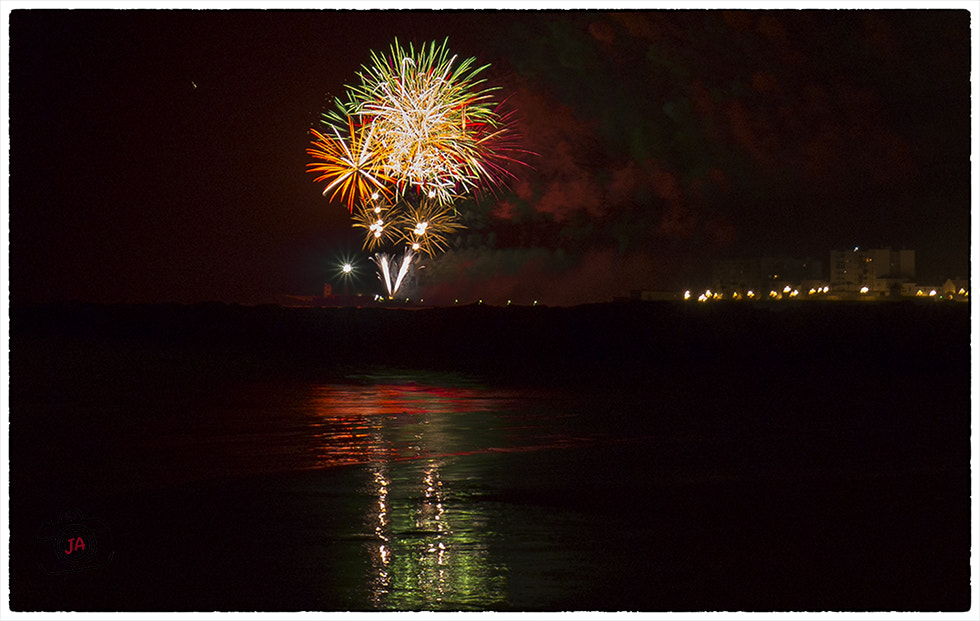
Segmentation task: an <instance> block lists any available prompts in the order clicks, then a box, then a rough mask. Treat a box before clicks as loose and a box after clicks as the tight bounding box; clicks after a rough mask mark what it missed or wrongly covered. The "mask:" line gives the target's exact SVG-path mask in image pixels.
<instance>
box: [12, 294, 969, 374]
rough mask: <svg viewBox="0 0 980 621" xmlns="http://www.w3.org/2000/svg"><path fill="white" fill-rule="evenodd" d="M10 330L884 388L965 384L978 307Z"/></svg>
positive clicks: (81, 345)
mask: <svg viewBox="0 0 980 621" xmlns="http://www.w3.org/2000/svg"><path fill="white" fill-rule="evenodd" d="M10 339H11V350H12V356H13V357H12V362H13V363H14V364H17V363H19V362H20V361H21V360H23V358H22V357H21V354H24V355H25V356H26V357H27V358H30V357H31V355H32V354H36V355H38V356H41V357H44V358H46V359H49V360H52V361H54V360H60V362H61V363H71V362H74V363H78V362H80V361H81V360H80V359H79V358H78V356H85V355H89V354H90V355H99V354H100V353H105V354H107V355H108V353H109V352H110V351H111V350H112V349H113V348H118V349H120V350H122V349H127V350H132V353H133V354H134V355H135V354H136V353H138V354H139V357H140V359H146V357H153V356H165V355H167V354H168V353H173V352H174V351H178V350H180V351H183V352H184V353H186V354H187V356H185V357H184V358H183V359H182V360H181V362H183V363H184V364H183V365H182V364H177V363H176V361H175V364H174V365H172V367H171V369H170V372H172V373H175V374H177V375H178V376H179V375H181V374H186V373H194V374H198V373H203V374H207V373H218V374H223V373H242V374H248V373H261V374H267V373H271V374H288V375H292V374H301V375H308V374H312V375H314V376H316V375H317V374H324V377H325V378H326V377H328V376H330V375H331V374H341V375H343V374H346V373H350V372H357V371H358V370H361V369H364V368H369V367H372V366H377V365H382V366H386V367H395V368H398V367H403V368H409V369H413V368H414V369H431V370H444V371H454V372H460V373H468V374H475V375H477V376H479V377H482V378H485V379H487V380H490V381H495V382H502V383H519V384H526V385H532V386H562V387H569V388H573V387H581V388H595V387H600V386H604V385H605V386H615V387H616V388H617V389H626V390H631V389H633V388H640V389H641V390H649V388H650V386H649V382H651V381H653V382H656V381H658V378H662V377H671V378H675V377H678V376H683V375H685V374H694V375H697V376H698V381H707V380H709V379H710V380H711V381H725V377H729V378H732V377H734V378H737V379H736V381H738V382H742V380H743V379H745V380H747V381H750V382H752V381H755V382H765V383H767V384H769V385H770V386H773V387H775V386H778V385H779V382H780V381H788V382H791V383H792V384H795V385H796V386H798V387H799V388H801V389H802V388H804V387H807V388H809V387H813V388H816V387H819V386H827V387H829V386H830V385H829V384H822V383H821V381H829V380H830V379H831V378H829V377H826V374H827V373H834V374H837V375H840V376H842V377H843V376H845V375H846V373H847V371H848V370H850V371H853V372H859V373H860V374H861V376H862V380H861V381H862V383H863V385H873V386H876V387H877V389H879V390H880V391H881V392H883V393H884V392H888V391H893V390H896V389H898V390H901V389H904V388H907V386H901V385H894V381H893V379H892V378H894V379H898V378H902V379H903V381H904V380H905V379H908V380H911V381H913V382H917V381H924V382H932V381H939V382H940V383H941V384H940V385H943V386H957V387H959V389H960V390H961V391H962V390H967V389H968V378H969V364H970V363H969V352H970V314H969V305H967V304H958V303H947V304H943V303H935V302H925V303H923V302H912V301H903V302H892V303H846V302H827V303H813V302H803V303H800V304H792V303H783V304H777V305H769V304H760V305H753V304H749V303H737V302H734V303H729V304H724V303H720V304H719V303H716V304H695V303H690V304H686V303H685V304H679V303H668V302H665V303H657V302H624V303H610V304H594V305H583V306H576V307H542V306H535V307H526V306H522V307H519V306H509V307H493V306H484V305H469V306H462V307H446V308H421V309H408V308H285V307H280V306H272V305H270V306H238V305H228V304H220V303H213V304H210V303H208V304H197V305H179V304H170V305H166V304H164V305H126V304H119V305H99V304H82V303H78V304H71V303H68V304H44V305H31V306H17V305H15V306H13V307H12V308H11V312H10ZM66 347H67V348H70V350H71V351H72V353H73V356H71V357H70V358H71V360H66V359H65V354H66V353H67V352H66V350H65V349H64V348H66ZM106 362H109V361H108V360H106ZM120 362H123V361H120ZM131 362H132V361H131ZM13 370H14V371H15V372H17V371H19V369H17V368H16V367H15V368H14V369H13ZM29 371H30V369H28V368H24V372H23V373H19V372H18V373H16V374H15V377H14V380H15V383H19V382H21V381H27V380H28V379H30V378H29V377H28V375H29ZM636 382H643V383H645V384H646V385H645V386H643V387H639V386H636V385H635V383H636ZM937 387H938V386H937Z"/></svg>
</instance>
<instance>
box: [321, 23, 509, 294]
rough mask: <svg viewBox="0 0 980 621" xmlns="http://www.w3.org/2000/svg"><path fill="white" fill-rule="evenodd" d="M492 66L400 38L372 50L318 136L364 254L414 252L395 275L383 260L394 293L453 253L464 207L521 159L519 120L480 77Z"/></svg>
mask: <svg viewBox="0 0 980 621" xmlns="http://www.w3.org/2000/svg"><path fill="white" fill-rule="evenodd" d="M487 66H488V65H483V66H478V65H476V64H475V59H474V58H469V59H464V60H461V59H459V58H458V57H457V56H455V55H453V54H450V52H449V49H448V47H447V44H446V42H445V41H444V42H443V43H442V44H441V45H439V44H437V43H436V42H432V43H430V44H427V45H423V46H421V47H420V48H419V49H418V50H416V49H415V47H414V46H413V45H409V46H408V47H407V48H405V47H402V46H400V45H399V44H398V41H397V40H395V42H394V43H393V44H392V46H391V49H390V53H389V54H387V55H385V54H379V53H376V52H372V53H371V62H370V63H369V64H367V65H364V66H363V67H362V70H361V71H359V72H358V74H357V75H358V77H359V78H360V82H359V83H358V84H355V85H353V86H348V87H347V91H346V100H343V101H342V100H340V99H335V100H334V104H335V109H333V110H331V111H328V112H326V113H324V114H323V117H322V123H323V125H324V127H323V129H322V131H317V130H315V129H314V130H311V131H312V134H313V136H314V137H315V140H313V141H312V146H311V148H309V149H307V153H308V154H309V155H310V156H311V157H313V158H314V159H315V160H316V161H314V162H312V163H310V164H307V168H308V171H309V172H313V173H318V176H317V178H316V179H315V182H316V183H320V182H326V184H327V185H326V187H325V188H324V190H323V195H324V196H327V195H328V194H329V195H330V200H331V201H332V200H334V199H335V198H339V199H340V200H341V201H344V202H346V204H347V209H348V210H349V211H350V212H351V214H352V215H353V220H354V227H356V228H363V229H364V248H365V249H368V250H372V251H373V250H375V249H378V248H381V247H382V246H384V245H386V244H387V243H389V242H391V243H395V244H401V243H404V245H405V246H406V247H407V249H406V251H405V254H404V255H402V256H403V258H402V260H401V263H400V264H399V268H398V270H397V272H396V274H395V275H394V276H393V275H392V271H394V270H393V267H392V266H393V260H392V259H391V258H390V257H389V256H388V255H387V254H379V255H376V257H375V258H374V260H375V263H376V264H377V265H378V268H379V270H381V277H382V280H383V281H384V283H385V288H386V290H387V291H388V294H389V295H392V294H393V293H394V292H395V291H397V290H398V287H399V286H400V284H401V282H402V280H403V279H404V277H405V273H406V271H407V270H408V269H409V267H410V266H411V264H412V262H413V261H414V260H415V257H416V256H419V255H429V256H434V255H435V254H436V253H437V252H441V251H443V250H445V248H446V246H448V244H449V236H450V235H451V234H452V233H453V232H455V231H456V230H458V229H460V228H463V225H462V224H460V223H458V222H457V218H458V214H457V212H456V208H455V207H454V203H455V201H457V200H458V199H461V198H463V197H465V196H467V195H468V194H471V193H476V192H478V191H480V190H482V189H484V188H489V189H491V190H493V189H494V188H496V187H499V186H501V185H503V184H504V182H505V181H506V179H507V178H509V177H512V176H513V175H511V174H510V172H509V166H510V165H511V163H513V162H520V160H519V159H517V157H516V154H517V153H520V152H521V151H520V149H519V148H518V146H517V136H516V133H515V132H514V131H513V122H512V118H511V116H510V115H508V114H504V113H502V112H501V107H500V105H499V104H498V103H496V102H495V101H494V99H493V92H494V91H495V90H496V89H495V88H493V87H489V86H487V85H486V84H485V81H484V80H483V79H482V78H481V77H480V73H481V72H482V71H483V70H484V69H486V67H487ZM521 163H522V162H521Z"/></svg>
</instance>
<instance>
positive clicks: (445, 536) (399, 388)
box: [312, 383, 511, 610]
mask: <svg viewBox="0 0 980 621" xmlns="http://www.w3.org/2000/svg"><path fill="white" fill-rule="evenodd" d="M510 403H511V401H510V399H509V397H508V396H507V395H505V394H502V393H489V392H487V391H485V390H479V389H475V388H471V387H465V386H460V387H453V386H445V385H442V386H439V387H433V386H424V385H418V384H414V383H378V384H369V385H359V386H339V385H329V386H321V387H318V388H317V389H316V390H315V391H314V395H313V398H312V405H313V407H314V411H315V413H316V420H317V422H316V425H315V428H316V431H315V433H316V438H317V449H316V450H317V462H318V464H319V465H320V466H336V465H342V464H363V465H364V467H366V468H367V470H368V472H369V473H370V479H369V482H368V483H367V484H366V485H365V487H364V489H362V490H361V492H360V493H361V494H362V495H363V496H364V497H365V498H366V499H368V503H367V509H366V511H365V513H364V519H363V524H362V526H361V531H360V532H359V533H354V534H353V535H354V536H355V537H360V538H362V539H363V540H364V543H363V549H364V553H365V557H366V558H365V560H366V570H367V572H368V573H369V580H368V581H367V582H368V585H369V586H368V588H369V593H366V594H365V595H366V599H367V600H368V601H370V605H371V607H373V608H375V609H392V610H430V609H452V610H461V609H478V608H479V609H485V608H487V607H493V606H494V604H496V603H500V602H503V601H504V600H505V598H506V590H505V589H506V579H507V568H506V566H505V565H504V564H503V563H501V562H499V561H494V560H493V559H492V557H491V554H490V548H491V544H492V541H493V539H494V537H495V533H494V532H493V530H492V529H491V528H489V527H488V525H489V523H490V519H489V515H488V511H489V509H488V505H486V504H481V503H480V502H478V501H475V500H474V498H473V497H472V496H471V495H470V492H469V491H468V490H473V489H475V488H476V487H478V485H477V484H476V482H475V480H476V479H479V478H480V476H481V472H480V468H479V467H477V466H476V465H475V464H474V462H473V459H474V456H476V455H480V454H487V453H488V452H489V451H490V450H491V449H493V448H494V447H497V446H500V445H501V443H502V442H504V441H505V440H506V439H505V437H504V436H505V435H506V428H507V426H508V425H507V421H506V419H505V418H503V417H502V414H503V413H505V412H506V411H507V408H508V406H509V404H510Z"/></svg>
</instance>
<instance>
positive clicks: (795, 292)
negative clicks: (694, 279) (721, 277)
mask: <svg viewBox="0 0 980 621" xmlns="http://www.w3.org/2000/svg"><path fill="white" fill-rule="evenodd" d="M829 291H830V287H827V286H823V287H816V288H811V289H810V290H809V292H807V294H808V295H811V296H812V295H820V294H824V293H828V292H829ZM870 291H871V290H870V289H869V288H868V287H861V290H860V293H862V294H867V293H870ZM799 295H800V290H799V289H794V288H793V287H790V286H788V285H787V286H786V287H784V288H783V290H782V292H779V291H777V290H775V289H773V290H770V291H769V296H768V297H769V299H771V300H781V299H783V298H784V297H788V298H795V297H798V296H799ZM915 295H916V297H920V298H921V297H936V296H937V295H939V292H938V291H936V290H935V289H929V290H928V291H926V290H924V289H919V290H918V291H916V293H915ZM958 295H961V296H968V295H970V292H969V291H967V290H965V289H963V288H960V290H959V292H958ZM692 297H693V294H692V293H691V291H690V290H687V291H685V292H684V299H685V300H690V299H691V298H692ZM729 297H730V299H733V300H741V299H743V298H747V299H749V300H754V299H757V298H758V299H762V296H760V295H758V294H756V293H755V291H751V290H750V291H746V292H745V294H742V293H740V292H738V291H736V292H735V293H733V294H731V296H729ZM723 299H725V295H724V294H722V293H720V292H717V291H715V292H712V291H711V289H707V290H705V292H704V293H702V294H701V295H699V296H698V297H697V300H698V302H707V301H708V300H723Z"/></svg>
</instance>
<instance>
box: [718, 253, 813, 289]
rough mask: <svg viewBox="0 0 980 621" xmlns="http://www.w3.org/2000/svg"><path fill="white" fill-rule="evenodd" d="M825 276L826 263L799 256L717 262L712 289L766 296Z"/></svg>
mask: <svg viewBox="0 0 980 621" xmlns="http://www.w3.org/2000/svg"><path fill="white" fill-rule="evenodd" d="M822 277H823V265H821V263H820V261H817V260H816V259H812V258H805V259H796V258H791V257H785V256H777V257H759V258H750V259H724V260H719V261H715V263H714V266H713V269H712V279H711V281H712V285H711V286H712V289H713V290H714V291H719V292H723V293H725V294H736V293H738V294H742V295H745V294H748V292H750V291H752V292H755V293H756V294H762V295H766V294H768V292H769V291H782V290H783V289H784V288H785V287H787V286H789V287H793V288H795V287H798V286H799V285H800V283H803V282H809V281H818V280H821V279H822Z"/></svg>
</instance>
